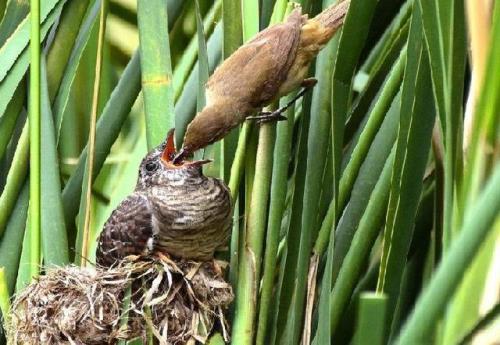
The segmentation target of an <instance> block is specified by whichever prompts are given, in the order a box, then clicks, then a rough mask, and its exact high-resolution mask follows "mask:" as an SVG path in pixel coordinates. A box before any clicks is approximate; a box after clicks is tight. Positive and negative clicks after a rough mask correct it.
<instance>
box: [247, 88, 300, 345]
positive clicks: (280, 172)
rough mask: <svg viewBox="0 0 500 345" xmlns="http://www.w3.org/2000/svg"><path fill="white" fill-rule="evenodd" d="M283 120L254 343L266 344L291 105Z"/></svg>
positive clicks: (289, 142)
mask: <svg viewBox="0 0 500 345" xmlns="http://www.w3.org/2000/svg"><path fill="white" fill-rule="evenodd" d="M292 97H293V96H288V97H286V98H285V99H284V101H282V102H281V103H280V106H283V105H285V104H287V103H288V101H290V100H291V99H292ZM285 116H286V117H287V120H286V121H280V122H278V124H277V125H276V127H277V128H276V143H275V146H274V153H273V156H274V158H273V169H272V181H271V195H270V205H269V219H268V221H267V234H266V246H265V256H264V267H263V274H262V287H261V293H260V307H259V318H258V327H257V338H256V344H266V342H265V340H266V333H267V323H268V320H269V315H270V307H271V299H272V294H273V287H274V277H275V272H276V262H277V260H278V258H277V253H278V242H279V235H280V231H281V221H282V218H283V213H284V211H285V201H286V194H287V185H288V181H287V177H288V168H289V161H290V155H291V149H292V135H293V122H294V109H293V108H292V109H289V110H288V111H287V113H286V114H285Z"/></svg>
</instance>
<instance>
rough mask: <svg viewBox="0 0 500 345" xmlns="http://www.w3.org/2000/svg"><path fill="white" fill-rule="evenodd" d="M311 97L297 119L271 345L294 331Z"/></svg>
mask: <svg viewBox="0 0 500 345" xmlns="http://www.w3.org/2000/svg"><path fill="white" fill-rule="evenodd" d="M311 99H312V95H311V93H307V94H306V95H304V98H303V101H302V113H301V115H300V117H299V123H298V131H297V139H296V141H297V142H298V146H297V148H296V152H295V157H294V158H295V159H294V175H293V179H292V181H293V182H291V183H292V186H293V187H292V189H293V192H292V194H291V205H290V206H289V207H290V214H289V216H288V217H289V221H288V223H287V224H286V226H285V230H284V231H285V233H286V256H285V257H284V259H283V262H282V264H281V265H282V266H283V272H282V273H280V275H282V277H281V278H280V285H279V290H278V291H277V295H279V297H280V299H279V300H277V301H276V307H275V310H276V314H275V317H274V320H273V328H272V330H271V340H272V341H273V343H274V344H279V343H282V342H283V343H286V341H287V339H286V337H287V335H288V334H289V333H287V332H288V331H287V327H294V325H295V319H293V315H292V319H291V320H290V319H289V315H290V314H289V313H290V310H291V307H292V303H293V292H294V286H295V271H296V267H297V260H298V256H299V247H300V240H301V238H300V236H301V216H302V209H303V204H302V201H303V196H304V188H305V179H306V169H307V165H306V164H302V162H305V161H306V160H307V150H308V147H307V142H308V130H309V125H310V113H311Z"/></svg>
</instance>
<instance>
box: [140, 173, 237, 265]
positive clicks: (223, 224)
mask: <svg viewBox="0 0 500 345" xmlns="http://www.w3.org/2000/svg"><path fill="white" fill-rule="evenodd" d="M148 194H149V195H148V199H149V202H150V207H151V209H152V215H153V217H152V224H153V238H154V239H153V241H154V247H155V250H160V251H162V252H167V253H169V254H171V255H173V256H177V257H182V258H187V259H200V260H201V259H203V260H208V259H210V258H212V257H213V254H214V252H215V250H216V249H217V248H220V247H222V246H224V245H225V243H226V241H227V239H228V237H229V229H230V226H231V220H232V218H231V216H232V213H231V200H230V193H229V190H228V188H227V187H226V186H225V185H224V183H223V182H222V181H220V180H218V179H215V178H210V177H205V176H203V175H200V176H198V177H189V176H182V175H180V176H179V177H178V179H174V180H171V181H170V183H169V184H168V185H165V186H159V187H154V188H151V189H150V190H149V192H148Z"/></svg>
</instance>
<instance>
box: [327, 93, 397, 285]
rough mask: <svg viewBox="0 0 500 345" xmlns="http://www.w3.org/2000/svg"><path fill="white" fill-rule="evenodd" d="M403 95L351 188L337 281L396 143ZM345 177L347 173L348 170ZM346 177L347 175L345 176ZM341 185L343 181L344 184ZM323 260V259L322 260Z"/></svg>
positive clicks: (340, 233)
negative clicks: (374, 189)
mask: <svg viewBox="0 0 500 345" xmlns="http://www.w3.org/2000/svg"><path fill="white" fill-rule="evenodd" d="M400 104H401V94H398V95H397V96H396V97H395V98H394V100H393V102H392V104H391V107H390V109H389V111H388V114H387V116H386V118H385V119H384V122H383V123H382V125H381V127H380V129H379V131H378V133H377V135H376V137H375V139H374V140H373V142H372V143H371V147H370V150H369V151H368V153H367V155H366V158H365V160H364V162H363V165H362V166H361V168H360V170H359V174H358V177H357V179H356V181H355V183H354V185H353V187H352V190H351V197H350V200H349V203H348V204H347V206H346V207H345V208H344V209H343V212H342V216H341V217H340V220H339V222H338V224H337V229H336V231H335V232H336V234H335V236H336V243H335V253H333V267H332V274H333V279H334V280H336V278H337V275H338V272H339V270H340V267H341V265H342V262H343V261H344V258H345V255H346V254H347V252H348V250H349V247H350V246H351V243H352V238H353V236H354V234H355V232H356V231H357V226H358V225H359V222H360V220H361V218H362V216H363V213H364V212H366V206H367V204H368V202H369V199H370V195H371V193H372V191H373V188H375V185H376V183H377V181H378V179H379V176H380V173H381V172H382V170H383V168H384V164H385V161H386V160H387V157H388V156H389V154H390V152H391V149H392V147H393V145H394V142H395V140H396V135H397V130H398V126H399V117H400V109H399V107H400ZM346 173H348V172H347V170H346ZM343 176H345V175H343ZM341 181H342V180H341ZM320 257H321V256H320Z"/></svg>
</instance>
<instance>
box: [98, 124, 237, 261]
mask: <svg viewBox="0 0 500 345" xmlns="http://www.w3.org/2000/svg"><path fill="white" fill-rule="evenodd" d="M173 134H174V132H173V130H171V131H170V132H169V135H168V138H167V140H166V142H164V143H163V144H162V145H160V146H158V147H157V148H156V149H154V150H153V151H151V152H150V153H148V154H147V156H146V157H145V158H144V159H143V160H142V163H141V165H140V167H139V177H138V179H137V185H136V187H135V190H134V192H133V193H132V194H130V195H129V196H128V197H127V198H126V199H125V200H123V201H122V202H121V203H120V204H119V205H118V207H117V208H116V209H115V210H114V211H113V212H112V213H111V216H110V217H109V219H108V220H107V221H106V223H105V225H104V228H103V230H102V232H101V234H100V237H99V242H98V247H97V252H96V261H97V264H99V265H101V266H106V267H109V266H112V265H113V264H115V263H117V262H119V261H120V260H122V259H123V258H124V257H126V256H129V255H144V256H150V255H155V254H160V256H161V254H166V255H168V256H172V257H175V258H181V259H191V260H198V261H205V260H209V259H211V258H213V255H214V252H215V251H216V250H217V249H218V248H222V247H224V246H225V244H226V241H227V239H228V237H229V229H230V227H231V220H232V218H231V215H232V212H231V201H230V193H229V189H228V188H227V187H226V185H225V184H224V182H222V181H221V180H219V179H216V178H211V177H206V176H204V175H203V173H202V169H201V168H202V165H203V164H205V163H207V162H209V161H206V160H203V161H183V162H182V164H180V165H174V164H173V163H172V158H173V156H174V155H175V146H174V139H173Z"/></svg>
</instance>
